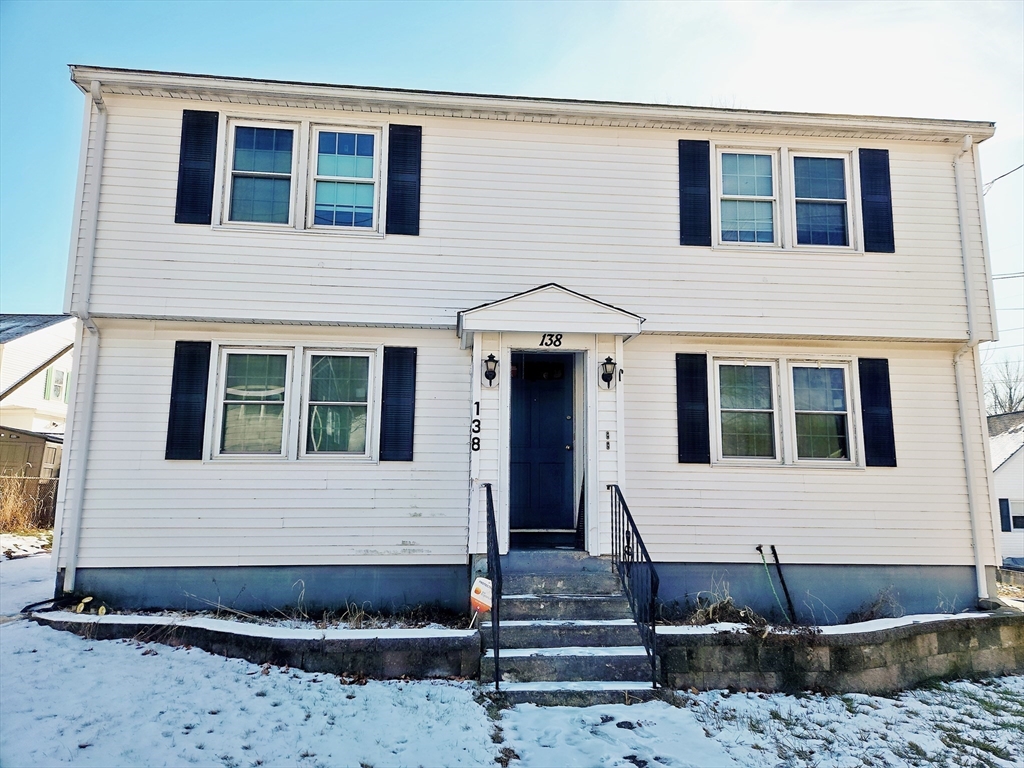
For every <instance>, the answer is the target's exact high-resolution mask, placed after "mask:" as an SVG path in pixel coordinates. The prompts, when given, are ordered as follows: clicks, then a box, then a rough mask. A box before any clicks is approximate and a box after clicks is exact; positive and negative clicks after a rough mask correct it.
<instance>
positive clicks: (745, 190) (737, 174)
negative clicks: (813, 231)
mask: <svg viewBox="0 0 1024 768" xmlns="http://www.w3.org/2000/svg"><path fill="white" fill-rule="evenodd" d="M773 166H774V157H773V155H756V154H741V153H738V152H723V153H722V155H721V167H722V189H721V218H720V221H719V230H720V232H721V240H722V242H726V243H762V244H773V243H775V180H774V169H773Z"/></svg>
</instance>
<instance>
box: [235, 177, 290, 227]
mask: <svg viewBox="0 0 1024 768" xmlns="http://www.w3.org/2000/svg"><path fill="white" fill-rule="evenodd" d="M290 199H291V181H290V180H288V179H273V178H271V179H268V178H259V177H254V176H236V177H235V179H234V182H233V183H232V185H231V212H230V214H229V217H230V219H231V221H260V222H270V223H274V224H287V223H288V206H289V204H290Z"/></svg>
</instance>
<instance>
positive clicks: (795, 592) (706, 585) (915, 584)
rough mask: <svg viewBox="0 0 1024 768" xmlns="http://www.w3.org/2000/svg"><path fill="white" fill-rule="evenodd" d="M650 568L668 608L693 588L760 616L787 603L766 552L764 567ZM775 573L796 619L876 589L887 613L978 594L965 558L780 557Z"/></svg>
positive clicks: (822, 613)
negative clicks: (808, 561)
mask: <svg viewBox="0 0 1024 768" xmlns="http://www.w3.org/2000/svg"><path fill="white" fill-rule="evenodd" d="M655 568H657V571H658V576H659V577H660V579H661V585H660V588H659V590H658V596H659V598H660V599H661V601H662V602H663V603H665V604H667V607H669V608H670V609H671V607H672V603H674V602H675V603H678V604H679V605H680V606H685V605H686V603H687V602H688V601H689V602H691V603H692V602H693V601H694V600H695V599H696V598H697V597H698V595H700V596H702V597H708V596H709V595H715V596H718V597H722V596H724V595H725V594H726V593H728V595H730V596H731V597H732V599H733V601H735V603H736V604H737V605H739V606H749V607H750V608H752V609H754V610H755V611H756V612H757V613H760V614H761V615H763V616H766V617H770V618H776V619H780V618H781V611H780V609H779V603H780V602H781V604H782V605H783V606H786V610H787V612H788V610H789V607H788V606H787V605H786V596H785V593H784V591H783V589H782V585H781V583H780V581H779V576H778V571H777V570H776V568H775V566H774V564H773V563H772V560H771V556H770V555H769V556H768V573H766V572H765V568H764V566H763V565H761V564H760V563H758V564H756V565H751V564H749V563H655ZM782 574H783V577H784V578H785V580H786V585H787V586H788V587H789V594H790V595H791V597H792V598H793V607H794V611H795V613H796V617H795V621H796V622H797V623H800V624H837V623H841V622H843V621H844V620H845V619H846V618H847V616H849V614H850V613H851V612H853V611H858V610H862V609H863V608H864V607H865V606H866V605H870V604H871V603H873V602H874V601H876V600H878V599H879V598H880V596H883V595H884V596H886V597H888V598H891V605H889V609H890V611H891V614H892V615H903V614H909V613H954V612H957V611H962V610H964V609H965V608H974V607H975V606H976V605H977V602H978V589H977V584H976V579H975V572H974V568H972V567H971V566H959V565H945V566H938V565H803V564H792V565H786V564H785V563H783V565H782ZM990 581H991V582H992V583H991V585H990V594H994V590H995V574H994V571H993V573H992V574H991V578H990ZM773 587H774V593H773V591H772V590H773ZM776 594H777V595H778V600H776ZM884 608H885V607H884V606H883V609H884Z"/></svg>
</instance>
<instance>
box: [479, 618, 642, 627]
mask: <svg viewBox="0 0 1024 768" xmlns="http://www.w3.org/2000/svg"><path fill="white" fill-rule="evenodd" d="M480 626H481V627H487V628H488V629H490V628H491V622H489V621H485V622H483V623H482V624H481V625H480ZM501 626H502V627H631V626H636V622H635V621H633V619H514V620H511V621H502V622H501Z"/></svg>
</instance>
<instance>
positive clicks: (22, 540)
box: [0, 531, 53, 560]
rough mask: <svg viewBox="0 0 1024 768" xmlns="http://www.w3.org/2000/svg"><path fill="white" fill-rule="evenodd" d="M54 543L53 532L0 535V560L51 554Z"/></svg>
mask: <svg viewBox="0 0 1024 768" xmlns="http://www.w3.org/2000/svg"><path fill="white" fill-rule="evenodd" d="M52 542H53V532H52V531H46V532H45V533H34V534H20V533H0V560H8V559H10V558H14V557H24V556H25V555H38V554H39V553H40V552H49V551H50V544H51V543H52Z"/></svg>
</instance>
